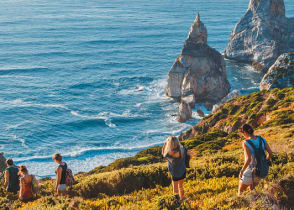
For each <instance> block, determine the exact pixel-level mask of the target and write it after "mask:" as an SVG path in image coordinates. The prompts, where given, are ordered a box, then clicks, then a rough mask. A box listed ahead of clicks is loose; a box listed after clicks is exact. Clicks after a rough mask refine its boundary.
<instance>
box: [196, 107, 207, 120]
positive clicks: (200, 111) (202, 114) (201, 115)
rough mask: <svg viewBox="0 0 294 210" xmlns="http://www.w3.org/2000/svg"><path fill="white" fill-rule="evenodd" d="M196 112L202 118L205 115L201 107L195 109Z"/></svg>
mask: <svg viewBox="0 0 294 210" xmlns="http://www.w3.org/2000/svg"><path fill="white" fill-rule="evenodd" d="M197 114H198V115H199V116H200V117H202V118H203V117H205V114H204V112H203V111H202V110H201V109H197Z"/></svg>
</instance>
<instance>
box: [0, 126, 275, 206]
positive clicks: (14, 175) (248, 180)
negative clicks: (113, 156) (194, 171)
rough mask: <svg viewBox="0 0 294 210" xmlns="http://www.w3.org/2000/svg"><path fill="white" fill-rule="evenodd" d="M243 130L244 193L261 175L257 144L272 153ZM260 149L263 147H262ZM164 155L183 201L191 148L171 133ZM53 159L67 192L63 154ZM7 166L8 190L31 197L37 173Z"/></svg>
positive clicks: (9, 161)
mask: <svg viewBox="0 0 294 210" xmlns="http://www.w3.org/2000/svg"><path fill="white" fill-rule="evenodd" d="M240 133H241V134H243V136H244V137H245V141H243V144H242V145H243V150H244V157H245V162H244V165H243V167H242V170H241V172H240V175H239V179H240V182H239V190H238V195H241V194H242V192H243V191H245V190H246V189H247V188H248V187H249V186H250V189H251V190H253V189H254V186H256V185H257V184H258V182H259V181H260V177H259V176H258V175H256V171H255V169H256V166H257V164H258V162H257V158H256V157H257V154H256V153H257V151H259V150H258V148H261V149H260V150H261V151H262V152H263V153H264V155H265V152H267V153H268V155H267V157H266V159H267V160H270V159H271V157H272V150H271V148H270V147H269V145H268V143H267V142H266V140H265V139H264V138H262V137H260V136H256V135H254V130H253V128H252V127H251V126H250V125H248V124H244V125H243V126H242V128H241V129H240ZM259 152H260V151H259ZM162 155H163V157H165V158H166V159H167V161H168V170H169V172H170V174H171V179H172V186H173V193H174V194H177V195H178V196H179V198H180V200H181V201H184V200H185V199H186V198H185V195H184V187H183V184H184V179H185V178H186V168H187V167H188V164H189V159H190V158H191V156H192V153H191V151H188V150H186V149H185V148H184V147H183V145H182V144H181V143H180V141H179V140H178V138H177V137H175V136H170V137H168V138H167V139H166V141H165V143H164V145H163V147H162ZM52 159H53V160H54V161H55V162H56V163H57V164H58V167H57V168H56V171H55V173H56V186H55V190H56V192H57V194H58V195H65V194H66V187H67V185H66V178H67V169H68V168H67V164H66V163H65V162H63V161H62V156H61V155H60V154H58V153H56V154H54V155H53V157H52ZM6 163H7V168H6V170H5V188H6V189H7V191H8V192H12V193H15V194H16V193H17V192H18V191H19V198H20V199H21V200H23V201H28V200H31V199H32V198H33V196H34V192H33V187H34V186H33V185H34V184H35V185H38V180H37V179H36V177H35V176H33V175H30V174H29V172H28V170H27V168H26V166H24V165H22V166H20V167H17V166H15V165H14V164H13V161H12V159H7V161H6Z"/></svg>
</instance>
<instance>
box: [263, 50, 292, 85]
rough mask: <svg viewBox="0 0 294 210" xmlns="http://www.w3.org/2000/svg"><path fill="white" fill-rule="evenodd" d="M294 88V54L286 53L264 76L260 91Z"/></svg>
mask: <svg viewBox="0 0 294 210" xmlns="http://www.w3.org/2000/svg"><path fill="white" fill-rule="evenodd" d="M286 87H294V53H284V54H282V55H280V57H279V58H278V59H277V61H276V62H275V63H274V65H272V66H271V67H270V69H269V70H268V72H267V73H266V75H264V77H263V79H262V81H261V83H260V90H269V89H274V88H286Z"/></svg>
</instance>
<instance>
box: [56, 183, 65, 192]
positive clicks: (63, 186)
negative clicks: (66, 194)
mask: <svg viewBox="0 0 294 210" xmlns="http://www.w3.org/2000/svg"><path fill="white" fill-rule="evenodd" d="M58 190H59V191H65V190H66V184H60V185H58Z"/></svg>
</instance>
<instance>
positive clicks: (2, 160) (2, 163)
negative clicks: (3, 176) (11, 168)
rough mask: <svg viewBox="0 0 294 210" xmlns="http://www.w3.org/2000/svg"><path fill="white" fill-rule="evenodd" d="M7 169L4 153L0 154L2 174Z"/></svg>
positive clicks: (0, 170)
mask: <svg viewBox="0 0 294 210" xmlns="http://www.w3.org/2000/svg"><path fill="white" fill-rule="evenodd" d="M5 168H6V159H5V157H4V154H3V152H1V153H0V172H3V171H4V170H5Z"/></svg>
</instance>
